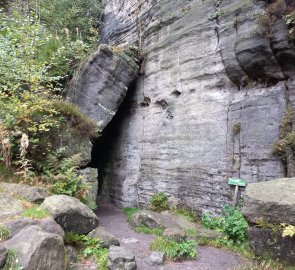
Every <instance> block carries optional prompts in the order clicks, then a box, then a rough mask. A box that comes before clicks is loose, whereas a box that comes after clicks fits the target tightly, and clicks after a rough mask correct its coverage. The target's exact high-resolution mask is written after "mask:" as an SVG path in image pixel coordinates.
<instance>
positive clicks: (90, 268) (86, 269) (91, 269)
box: [70, 262, 97, 270]
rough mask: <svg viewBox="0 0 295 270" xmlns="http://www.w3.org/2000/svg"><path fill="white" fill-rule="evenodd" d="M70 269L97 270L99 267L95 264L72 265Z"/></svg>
mask: <svg viewBox="0 0 295 270" xmlns="http://www.w3.org/2000/svg"><path fill="white" fill-rule="evenodd" d="M70 269H72V270H97V266H96V263H95V262H90V263H72V264H71V265H70Z"/></svg>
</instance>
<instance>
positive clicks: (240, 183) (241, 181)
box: [228, 178, 246, 206]
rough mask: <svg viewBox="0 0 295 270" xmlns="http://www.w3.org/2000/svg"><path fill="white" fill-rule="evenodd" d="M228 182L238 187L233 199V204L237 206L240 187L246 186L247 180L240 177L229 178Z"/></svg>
mask: <svg viewBox="0 0 295 270" xmlns="http://www.w3.org/2000/svg"><path fill="white" fill-rule="evenodd" d="M228 184H229V185H232V186H236V188H235V194H234V199H233V206H236V204H237V197H238V192H239V187H245V186H246V180H244V179H239V178H229V179H228Z"/></svg>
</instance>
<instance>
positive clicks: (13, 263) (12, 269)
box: [1, 249, 23, 270]
mask: <svg viewBox="0 0 295 270" xmlns="http://www.w3.org/2000/svg"><path fill="white" fill-rule="evenodd" d="M17 256H18V255H17V251H16V250H14V249H9V250H8V254H7V258H6V262H5V265H4V267H3V268H1V269H2V270H22V269H23V267H21V266H20V264H19V262H18V258H17Z"/></svg>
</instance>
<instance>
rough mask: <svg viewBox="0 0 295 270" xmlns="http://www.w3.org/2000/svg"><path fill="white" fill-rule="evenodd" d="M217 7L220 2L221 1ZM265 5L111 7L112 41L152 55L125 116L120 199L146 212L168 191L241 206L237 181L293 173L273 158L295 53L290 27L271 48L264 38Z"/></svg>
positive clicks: (171, 1) (110, 168) (279, 31)
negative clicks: (260, 17)
mask: <svg viewBox="0 0 295 270" xmlns="http://www.w3.org/2000/svg"><path fill="white" fill-rule="evenodd" d="M215 2H216V1H215ZM263 5H264V2H262V1H260V2H258V3H256V4H254V3H253V1H243V0H224V1H222V2H221V6H220V8H222V10H224V15H222V16H220V17H219V18H217V19H216V20H208V18H209V17H210V14H214V12H216V8H217V7H216V6H215V5H214V1H210V0H208V1H200V0H186V1H179V0H145V1H136V0H128V1H126V0H125V1H123V0H109V1H107V3H106V9H105V15H104V20H105V24H104V29H103V31H102V41H103V42H104V43H108V44H111V45H121V44H124V45H126V44H133V43H134V44H139V45H140V46H141V47H142V51H143V52H144V55H145V60H144V63H143V68H142V74H141V76H140V78H139V79H138V82H137V85H136V87H135V89H133V91H134V93H132V96H131V97H130V98H129V99H128V100H127V101H126V104H125V106H124V107H123V108H121V111H120V112H119V113H120V114H121V115H120V125H119V126H116V130H115V129H114V131H116V132H117V134H118V135H117V137H116V139H115V140H114V141H113V142H112V144H111V145H112V147H111V149H110V151H109V159H108V163H107V164H108V165H107V168H106V179H107V180H108V183H109V185H110V195H111V197H112V199H113V200H114V201H115V202H116V203H118V204H120V205H124V206H127V205H128V206H130V205H136V204H139V205H145V204H146V203H147V201H148V199H149V197H150V196H151V195H152V194H153V193H155V192H160V191H164V192H165V193H167V194H169V195H170V196H172V197H175V198H176V199H177V200H181V201H182V202H183V203H186V204H188V205H190V206H192V207H194V208H195V209H199V210H201V211H204V210H208V209H210V210H217V211H218V209H220V207H221V206H222V205H224V204H226V203H229V202H230V200H231V198H232V189H231V188H230V187H229V186H228V184H227V181H228V178H229V177H241V178H244V179H246V180H247V181H248V182H250V183H252V182H259V181H266V180H270V179H274V178H278V177H282V176H284V175H285V174H286V172H285V170H284V167H283V165H282V163H281V161H280V160H279V159H278V158H277V157H275V156H274V155H273V154H272V153H271V149H272V145H273V144H274V142H275V140H276V139H277V138H278V136H279V126H280V123H281V120H282V117H283V115H284V112H285V109H286V104H287V103H288V102H290V103H291V105H292V106H293V105H294V93H295V86H294V85H295V83H294V80H293V79H294V75H295V72H294V67H295V65H294V63H295V61H294V60H295V51H294V46H293V44H292V43H290V42H288V38H287V34H288V30H287V28H286V25H285V24H284V22H282V21H278V22H277V23H276V25H275V28H276V29H275V31H274V35H273V37H272V39H271V40H268V39H266V38H264V37H261V36H259V35H257V34H256V29H257V24H256V22H255V20H256V17H257V14H259V13H260V12H261V11H262V10H263Z"/></svg>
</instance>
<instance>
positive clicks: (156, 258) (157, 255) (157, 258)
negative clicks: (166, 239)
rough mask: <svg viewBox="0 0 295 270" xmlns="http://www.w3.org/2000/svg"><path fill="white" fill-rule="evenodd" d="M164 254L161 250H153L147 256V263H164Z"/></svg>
mask: <svg viewBox="0 0 295 270" xmlns="http://www.w3.org/2000/svg"><path fill="white" fill-rule="evenodd" d="M165 260H166V256H165V254H164V253H163V252H158V251H154V252H152V254H151V255H150V257H149V263H150V264H151V265H162V264H164V263H165Z"/></svg>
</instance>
